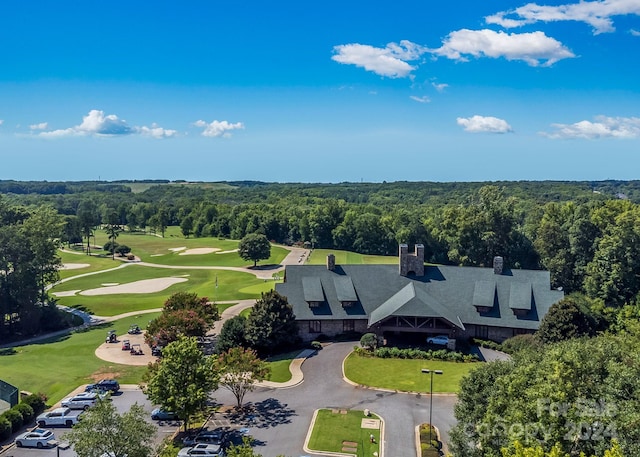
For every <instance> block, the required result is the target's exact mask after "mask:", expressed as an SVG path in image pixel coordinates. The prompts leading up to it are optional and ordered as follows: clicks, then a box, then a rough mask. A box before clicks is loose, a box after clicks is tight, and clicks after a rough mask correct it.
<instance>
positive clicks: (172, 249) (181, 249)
mask: <svg viewBox="0 0 640 457" xmlns="http://www.w3.org/2000/svg"><path fill="white" fill-rule="evenodd" d="M185 249H187V247H186V246H182V247H179V248H169V250H170V251H173V252H180V251H184V250H185Z"/></svg>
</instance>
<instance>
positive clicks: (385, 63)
mask: <svg viewBox="0 0 640 457" xmlns="http://www.w3.org/2000/svg"><path fill="white" fill-rule="evenodd" d="M333 50H334V52H335V55H334V56H332V57H331V59H333V60H335V61H336V62H339V63H343V64H350V65H355V66H357V67H361V68H364V69H365V70H367V71H372V72H373V73H375V74H377V75H380V76H387V77H389V78H406V77H407V76H409V75H410V74H411V72H412V71H413V70H415V68H416V67H414V66H412V65H410V64H409V63H407V62H408V61H412V60H417V59H418V58H420V56H421V55H422V54H424V53H425V52H426V51H427V49H426V48H424V47H422V46H420V45H417V44H415V43H412V42H411V41H407V40H402V41H401V42H400V44H397V43H389V44H387V46H386V47H384V48H376V47H374V46H370V45H367V44H358V43H352V44H341V45H338V46H334V47H333Z"/></svg>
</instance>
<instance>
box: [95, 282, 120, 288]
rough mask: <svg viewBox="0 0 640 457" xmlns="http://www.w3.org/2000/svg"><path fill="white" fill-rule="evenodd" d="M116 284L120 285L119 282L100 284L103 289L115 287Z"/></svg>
mask: <svg viewBox="0 0 640 457" xmlns="http://www.w3.org/2000/svg"><path fill="white" fill-rule="evenodd" d="M118 284H120V283H119V282H103V283H102V284H100V285H101V286H103V287H111V286H117V285H118Z"/></svg>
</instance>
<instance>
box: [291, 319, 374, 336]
mask: <svg viewBox="0 0 640 457" xmlns="http://www.w3.org/2000/svg"><path fill="white" fill-rule="evenodd" d="M318 330H319V331H318ZM370 331H372V330H369V329H367V320H366V319H350V320H349V322H348V323H347V322H345V320H329V319H323V320H316V321H308V320H299V321H298V335H299V336H300V338H302V340H303V341H313V340H315V339H318V337H319V336H320V335H326V336H329V337H334V336H336V335H339V334H341V333H348V332H357V333H367V332H370Z"/></svg>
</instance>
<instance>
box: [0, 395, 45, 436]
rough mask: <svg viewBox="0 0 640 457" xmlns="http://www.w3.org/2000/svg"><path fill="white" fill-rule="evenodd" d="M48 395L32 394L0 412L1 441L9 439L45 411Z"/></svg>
mask: <svg viewBox="0 0 640 457" xmlns="http://www.w3.org/2000/svg"><path fill="white" fill-rule="evenodd" d="M45 401H46V397H45V396H44V395H43V394H31V395H28V396H26V397H24V398H22V401H21V402H20V403H18V404H17V405H15V406H14V407H13V408H11V409H8V410H7V411H5V412H3V413H2V414H0V441H5V440H7V439H9V437H10V436H11V434H12V433H16V432H17V431H18V430H20V429H21V428H22V426H23V425H29V424H31V423H32V422H33V420H34V418H35V417H36V416H37V415H38V414H40V413H41V412H43V411H44V409H45V406H46V405H45Z"/></svg>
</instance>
